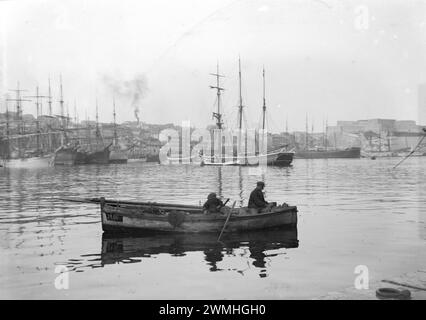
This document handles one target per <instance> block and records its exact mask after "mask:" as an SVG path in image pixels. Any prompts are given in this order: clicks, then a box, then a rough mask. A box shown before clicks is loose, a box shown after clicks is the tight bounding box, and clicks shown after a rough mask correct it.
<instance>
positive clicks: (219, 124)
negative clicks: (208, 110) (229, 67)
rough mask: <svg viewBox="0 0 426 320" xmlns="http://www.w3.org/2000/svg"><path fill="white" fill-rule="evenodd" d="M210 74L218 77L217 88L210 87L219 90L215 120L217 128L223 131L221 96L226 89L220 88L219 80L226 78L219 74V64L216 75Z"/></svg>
mask: <svg viewBox="0 0 426 320" xmlns="http://www.w3.org/2000/svg"><path fill="white" fill-rule="evenodd" d="M210 74H211V75H212V76H215V77H216V86H210V88H211V89H216V90H217V112H213V118H216V126H217V128H218V129H222V126H223V122H222V114H221V113H220V96H221V91H223V90H225V89H224V88H221V87H220V82H219V78H220V77H224V76H223V75H221V74H219V63H217V66H216V73H210Z"/></svg>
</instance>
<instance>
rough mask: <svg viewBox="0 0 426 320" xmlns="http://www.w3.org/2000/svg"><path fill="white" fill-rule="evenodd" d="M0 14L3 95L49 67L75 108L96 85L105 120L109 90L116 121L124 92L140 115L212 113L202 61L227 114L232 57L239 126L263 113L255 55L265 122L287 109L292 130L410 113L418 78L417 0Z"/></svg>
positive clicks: (422, 57)
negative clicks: (219, 84) (242, 112)
mask: <svg viewBox="0 0 426 320" xmlns="http://www.w3.org/2000/svg"><path fill="white" fill-rule="evenodd" d="M0 19H1V21H0V28H1V31H2V32H1V43H0V50H1V52H2V54H1V55H0V57H1V59H2V63H1V64H0V66H2V72H1V75H2V78H1V80H2V85H1V88H2V90H3V94H4V93H5V91H6V89H12V88H15V87H16V83H17V81H20V83H21V87H22V88H24V89H27V90H30V91H29V92H28V93H27V94H31V95H32V94H34V91H35V87H36V85H37V84H38V85H39V86H40V90H41V93H42V94H46V93H47V79H48V77H49V76H50V77H51V81H52V89H53V94H54V96H55V101H57V100H58V87H59V82H58V81H59V74H60V73H61V74H62V77H63V85H64V97H65V101H66V103H68V104H69V109H70V114H71V115H73V114H74V111H73V110H74V100H76V102H77V110H78V114H79V117H80V119H82V118H84V117H85V113H87V114H88V116H90V118H92V119H93V118H94V116H95V99H96V97H97V99H98V101H99V109H100V119H101V121H110V120H111V119H112V97H113V96H115V97H116V104H117V112H118V120H119V121H120V122H121V121H125V120H134V119H135V116H134V105H132V104H136V105H137V106H138V107H139V109H140V117H141V119H142V121H145V122H149V123H167V122H174V123H176V124H178V123H180V122H181V121H183V120H190V121H191V122H192V123H193V124H194V125H197V126H206V125H207V124H212V123H213V120H212V117H211V113H212V111H213V109H214V103H215V98H216V96H215V92H214V91H213V90H211V89H210V88H209V85H212V84H214V83H215V79H214V78H213V77H212V76H210V75H209V73H211V72H215V69H216V63H217V61H219V65H220V71H221V73H223V74H224V75H225V76H226V77H225V78H224V79H223V87H225V89H226V91H225V92H224V95H223V105H224V112H225V123H226V124H227V125H228V126H236V123H237V109H236V106H237V104H238V56H239V55H240V56H241V60H242V68H243V70H242V72H243V90H242V92H243V100H244V105H245V106H247V108H246V112H247V113H246V118H247V120H248V124H249V125H250V126H255V125H257V124H258V123H259V120H260V116H261V106H262V66H263V65H265V69H266V93H267V96H266V98H267V106H268V124H269V127H270V129H271V130H272V131H278V130H284V129H285V123H286V118H287V117H288V123H289V129H290V130H304V127H305V116H306V114H308V116H309V121H311V120H312V119H313V120H314V125H315V130H316V131H319V130H320V128H321V127H322V122H323V120H324V119H325V118H326V117H327V118H328V121H329V124H334V123H335V121H336V120H352V119H365V118H377V117H381V118H399V119H413V120H418V117H419V110H418V103H417V86H418V84H419V83H422V82H426V1H421V0H418V1H409V0H398V1H396V0H381V1H355V0H345V1H338V0H324V1H322V0H287V1H286V0H243V1H231V0H203V1H199V0H179V1H173V0H170V1H166V0H160V1H158V0H155V1H154V0H152V1H151V0H149V1H148V0H142V1H140V0H135V1H133V0H119V1H118V0H108V1H105V0H102V1H92V0H90V1H89V0H86V1H83V0H73V1H58V0H56V1H47V0H46V1H41V0H33V1H23V0H19V1H17V0H15V1H14V0H9V1H0ZM135 93H137V94H138V96H136V99H135V96H134V94H135ZM11 107H13V105H11ZM54 107H55V113H56V114H58V113H59V104H58V103H57V102H55V105H54ZM4 109H5V106H4V103H3V101H2V104H1V105H0V110H2V111H3V110H4ZM43 109H44V111H47V103H46V102H44V104H43ZM24 112H25V113H31V112H32V113H35V106H34V103H26V104H25V105H24ZM424 114H425V115H426V112H425V113H424ZM421 122H423V123H426V119H422V121H421Z"/></svg>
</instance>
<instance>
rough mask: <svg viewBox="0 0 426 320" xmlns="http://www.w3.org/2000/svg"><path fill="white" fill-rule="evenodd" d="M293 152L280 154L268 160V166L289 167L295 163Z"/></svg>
mask: <svg viewBox="0 0 426 320" xmlns="http://www.w3.org/2000/svg"><path fill="white" fill-rule="evenodd" d="M293 157H294V153H293V152H280V153H278V154H277V155H273V156H269V155H268V158H267V164H268V166H278V167H288V166H290V165H291V163H292V162H293Z"/></svg>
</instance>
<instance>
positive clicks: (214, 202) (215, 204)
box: [203, 192, 223, 213]
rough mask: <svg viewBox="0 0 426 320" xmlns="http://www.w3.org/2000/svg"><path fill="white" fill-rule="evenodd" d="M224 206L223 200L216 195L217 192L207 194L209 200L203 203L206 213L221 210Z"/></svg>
mask: <svg viewBox="0 0 426 320" xmlns="http://www.w3.org/2000/svg"><path fill="white" fill-rule="evenodd" d="M222 206H223V202H222V201H221V200H220V199H219V198H218V197H217V196H216V193H214V192H212V193H210V194H209V195H208V196H207V201H206V202H205V203H204V205H203V209H204V212H205V213H215V212H219V211H220V208H221V207H222Z"/></svg>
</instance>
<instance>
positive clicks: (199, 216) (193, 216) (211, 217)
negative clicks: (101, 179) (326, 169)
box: [102, 203, 298, 222]
mask: <svg viewBox="0 0 426 320" xmlns="http://www.w3.org/2000/svg"><path fill="white" fill-rule="evenodd" d="M108 207H111V208H115V209H112V210H111V211H109V210H108V209H109V208H108ZM117 207H118V208H117ZM139 208H140V206H137V207H136V208H128V207H127V208H126V207H120V206H117V205H116V204H111V203H105V204H104V206H103V207H102V212H103V213H113V214H118V215H122V216H127V217H130V218H139V219H144V220H153V221H155V220H157V221H166V220H167V219H168V215H167V214H155V213H149V212H131V211H134V210H137V209H139ZM174 210H175V211H181V212H182V211H183V212H187V211H186V210H185V208H180V209H174ZM117 211H121V212H117ZM126 211H128V212H126ZM290 212H294V213H297V212H298V210H297V206H288V207H285V208H282V209H281V210H277V211H270V212H259V213H256V214H232V215H231V217H230V220H231V221H243V220H254V219H263V218H267V217H271V216H274V215H281V214H285V213H290ZM187 217H188V218H189V219H190V220H189V221H188V222H195V221H204V222H215V221H223V220H225V219H226V215H225V214H204V213H203V212H202V211H201V210H200V212H199V213H198V212H197V213H189V212H188V213H187Z"/></svg>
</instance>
